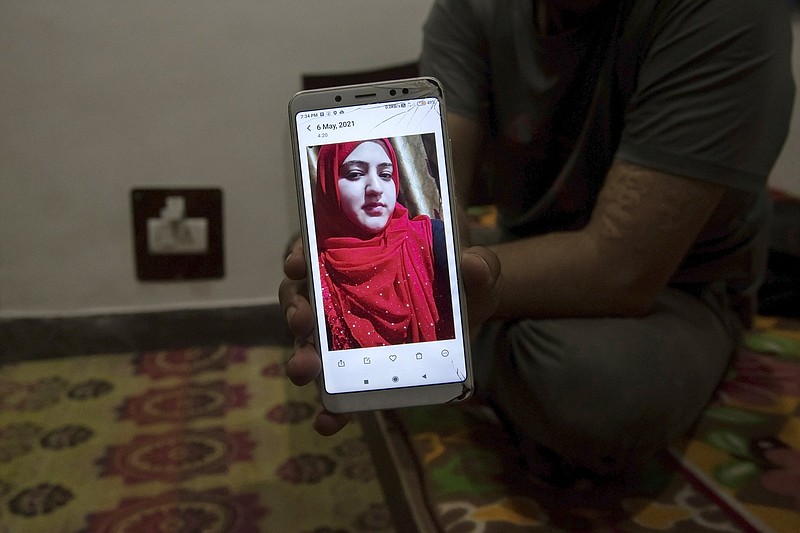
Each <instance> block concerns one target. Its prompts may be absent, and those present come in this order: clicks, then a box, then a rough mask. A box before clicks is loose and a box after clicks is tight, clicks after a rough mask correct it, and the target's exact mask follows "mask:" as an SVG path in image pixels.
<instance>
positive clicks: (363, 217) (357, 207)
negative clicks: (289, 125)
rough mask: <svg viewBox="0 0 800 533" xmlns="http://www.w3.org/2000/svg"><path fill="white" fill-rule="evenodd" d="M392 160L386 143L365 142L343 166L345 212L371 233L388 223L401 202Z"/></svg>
mask: <svg viewBox="0 0 800 533" xmlns="http://www.w3.org/2000/svg"><path fill="white" fill-rule="evenodd" d="M393 172H394V169H393V168H392V161H391V159H390V158H389V155H388V154H387V153H386V150H384V148H383V146H381V145H380V144H378V143H376V142H371V141H368V142H364V143H361V144H360V145H358V146H357V147H356V149H355V150H353V151H352V152H351V153H350V155H349V156H347V158H346V159H345V160H344V162H343V163H342V166H341V167H339V178H338V180H337V182H336V183H337V186H338V187H339V199H340V201H341V206H342V211H343V212H344V214H345V216H346V217H347V218H348V219H349V220H350V222H352V223H353V224H355V225H356V226H357V227H359V228H360V229H361V230H363V231H364V233H365V234H366V235H368V236H372V235H375V234H376V233H378V232H380V231H381V230H382V229H383V228H385V227H386V224H387V223H388V222H389V218H390V217H391V216H392V213H393V212H394V205H395V203H396V202H397V188H396V187H395V185H394V181H393V180H392V173H393Z"/></svg>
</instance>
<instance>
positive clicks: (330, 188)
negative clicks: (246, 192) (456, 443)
mask: <svg viewBox="0 0 800 533" xmlns="http://www.w3.org/2000/svg"><path fill="white" fill-rule="evenodd" d="M289 115H290V124H291V132H292V146H293V152H294V166H295V173H296V179H297V191H298V204H299V208H300V213H301V222H302V224H301V227H302V234H303V243H304V253H305V257H306V260H307V263H308V264H307V272H308V280H309V288H308V290H309V301H310V303H311V306H312V309H314V311H315V322H314V325H315V328H314V335H313V337H314V342H315V344H316V347H317V350H318V351H319V354H320V357H321V362H322V372H321V376H320V386H321V387H320V388H321V393H322V402H323V405H324V406H325V407H326V409H328V410H329V411H331V412H348V411H362V410H368V409H386V408H394V407H402V406H410V405H421V404H430V403H444V402H449V401H457V400H462V399H465V398H466V397H468V396H469V394H470V393H471V391H472V387H473V385H472V370H471V364H470V357H469V351H468V342H467V327H466V320H465V309H464V305H463V297H462V294H463V291H462V289H461V280H460V275H459V268H458V257H459V253H458V237H457V228H456V224H455V208H454V203H453V187H452V184H451V173H450V161H449V157H450V156H449V144H448V139H447V134H446V123H445V112H444V101H443V97H442V92H441V89H440V87H439V84H438V82H436V80H433V79H430V78H415V79H409V80H398V81H392V82H382V83H376V84H368V85H360V86H347V87H337V88H332V89H322V90H314V91H304V92H301V93H298V94H297V95H296V96H295V97H294V98H293V99H292V101H291V102H290V105H289Z"/></svg>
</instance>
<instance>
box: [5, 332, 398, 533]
mask: <svg viewBox="0 0 800 533" xmlns="http://www.w3.org/2000/svg"><path fill="white" fill-rule="evenodd" d="M287 356H288V354H287V352H286V349H285V348H276V347H236V346H222V347H215V348H207V349H192V350H182V351H172V352H152V353H142V354H119V355H97V356H86V357H71V358H63V359H55V360H49V361H41V362H30V363H19V364H14V365H9V366H5V367H3V368H2V369H0V370H1V372H2V373H1V374H0V503H2V506H0V533H27V532H31V533H45V532H46V533H57V532H69V533H73V532H92V533H93V532H129V533H151V532H152V533H156V532H159V533H166V532H176V533H177V532H182V533H190V532H235V533H251V532H278V533H282V532H304V533H305V532H309V533H312V532H313V533H342V532H360V531H369V532H388V531H392V530H393V528H392V527H391V519H390V517H389V512H388V509H387V506H386V505H385V503H384V498H383V493H382V490H381V487H380V485H379V483H378V481H377V479H376V475H375V469H374V467H373V462H372V459H371V456H370V454H369V450H368V449H367V447H366V445H365V442H364V439H363V437H362V434H361V431H360V429H359V427H358V425H357V424H352V425H351V426H350V427H348V428H347V429H346V430H345V431H343V432H341V433H340V434H338V435H337V436H335V437H333V438H322V437H319V436H317V435H316V434H314V432H313V430H312V429H311V427H310V418H311V416H312V414H313V412H314V411H315V410H316V408H317V407H316V402H317V399H316V393H315V391H314V388H313V387H304V388H297V387H293V386H291V385H290V384H289V383H288V380H286V379H285V378H284V375H283V362H284V360H285V359H286V357H287Z"/></svg>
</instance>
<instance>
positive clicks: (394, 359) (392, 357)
mask: <svg viewBox="0 0 800 533" xmlns="http://www.w3.org/2000/svg"><path fill="white" fill-rule="evenodd" d="M389 360H390V361H396V360H397V356H396V355H395V354H392V355H390V356H389Z"/></svg>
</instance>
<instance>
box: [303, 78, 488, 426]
mask: <svg viewBox="0 0 800 533" xmlns="http://www.w3.org/2000/svg"><path fill="white" fill-rule="evenodd" d="M415 98H436V99H437V100H438V101H439V105H440V110H441V117H442V118H441V131H442V136H443V139H442V141H443V143H444V151H445V158H444V162H443V164H444V165H445V169H446V178H445V179H447V180H449V182H448V186H447V187H446V189H447V191H448V193H449V194H448V195H447V196H446V197H444V195H443V198H442V201H449V202H450V206H451V207H452V209H451V213H452V216H451V219H452V220H449V221H446V223H449V224H450V227H451V229H452V235H453V237H454V238H453V245H454V247H455V253H454V255H455V261H456V272H455V274H456V276H455V277H456V279H457V284H458V287H457V289H458V291H457V292H458V295H459V300H460V308H461V313H460V318H461V331H462V332H463V335H462V337H463V343H462V349H463V351H464V359H465V364H466V373H467V375H466V379H465V380H464V381H461V382H454V383H443V384H431V385H423V386H412V387H399V388H390V389H378V390H370V391H355V392H343V393H329V392H327V391H326V389H325V386H324V381H322V380H324V376H323V374H322V372H321V373H320V376H319V380H320V381H319V389H320V394H321V397H322V404H323V405H324V406H325V408H326V409H327V410H329V411H331V412H353V411H368V410H380V409H391V408H399V407H407V406H414V405H426V404H442V403H449V402H455V401H462V400H465V399H466V398H468V397H469V396H470V395H471V393H472V390H473V376H472V361H471V355H470V347H469V339H468V335H469V333H468V332H469V329H468V324H467V317H466V304H465V299H464V290H463V285H462V279H461V275H460V271H459V242H460V239H459V234H458V224H457V220H456V218H457V217H456V205H457V203H456V198H455V187H454V185H453V183H452V165H451V156H450V138H449V135H448V132H447V120H446V110H445V102H444V96H443V91H442V88H441V84H440V83H439V81H438V80H436V79H435V78H431V77H418V78H407V79H400V80H389V81H382V82H376V83H366V84H359V85H346V86H339V87H331V88H323V89H311V90H306V91H300V92H298V93H297V94H295V95H294V97H293V98H292V99H291V100H290V102H289V123H290V132H291V140H292V153H293V166H294V170H295V180H296V189H297V202H298V210H299V213H300V223H301V233H302V235H303V248H304V252H305V257H306V261H307V263H309V264H308V271H309V272H312V269H311V265H310V258H311V257H313V254H312V253H311V250H310V248H309V239H308V237H307V231H308V219H307V215H306V212H305V202H304V195H305V192H304V185H303V177H302V170H301V164H300V157H304V155H303V154H301V151H300V147H299V140H298V133H297V129H296V120H295V117H296V115H297V113H300V112H303V111H314V110H320V109H330V108H336V107H345V106H352V105H363V104H376V103H382V102H395V101H401V100H409V99H415ZM314 294H315V291H314V287H313V285H312V280H311V279H309V301H310V303H311V307H312V309H313V310H314V313H317V312H318V308H317V306H316V302H315V301H314V300H315V297H314ZM319 312H321V311H319ZM316 318H317V317H315V327H314V334H313V335H314V338H313V342H314V343H315V346H317V347H319V346H320V343H321V342H325V341H324V339H325V332H320V331H319V330H318V328H317V327H316V324H317V323H318V320H316Z"/></svg>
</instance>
